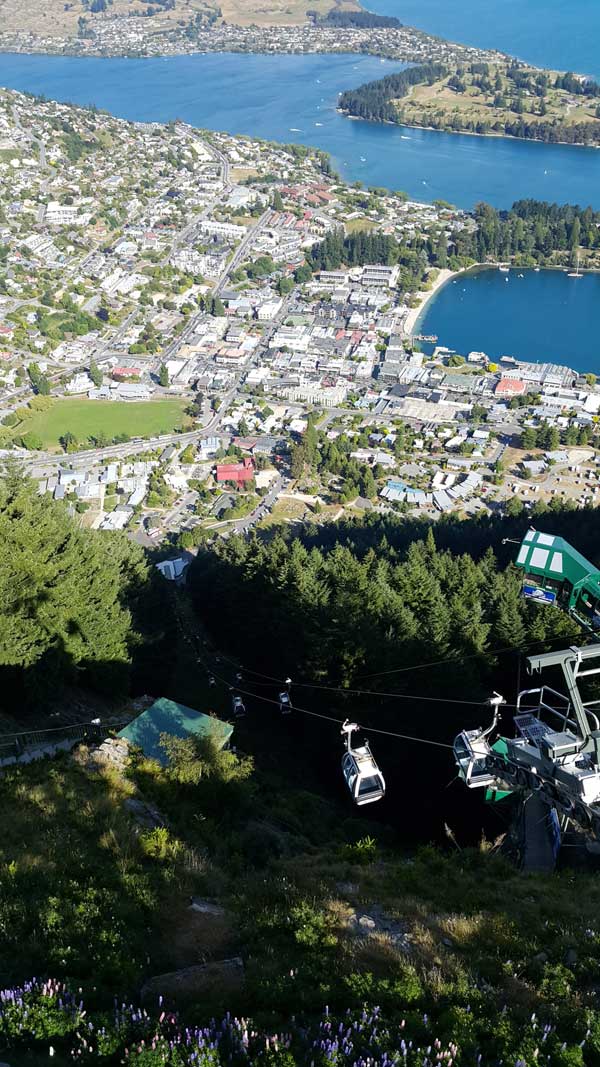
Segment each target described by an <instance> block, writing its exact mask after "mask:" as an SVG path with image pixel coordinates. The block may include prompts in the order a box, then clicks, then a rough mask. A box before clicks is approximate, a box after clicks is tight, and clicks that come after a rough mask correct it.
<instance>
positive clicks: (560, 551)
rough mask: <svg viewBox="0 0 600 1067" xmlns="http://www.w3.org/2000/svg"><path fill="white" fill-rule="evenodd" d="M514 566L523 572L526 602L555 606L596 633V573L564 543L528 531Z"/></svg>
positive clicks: (599, 574) (599, 576)
mask: <svg viewBox="0 0 600 1067" xmlns="http://www.w3.org/2000/svg"><path fill="white" fill-rule="evenodd" d="M515 563H516V566H517V567H519V568H520V569H521V570H522V571H523V572H524V574H523V596H524V597H526V598H527V600H532V601H534V602H536V603H539V604H549V605H553V604H555V605H557V606H558V607H560V608H563V609H564V610H565V611H567V612H568V613H569V615H571V616H572V617H573V618H574V619H576V620H577V622H579V623H580V625H581V626H584V627H585V628H586V629H588V630H594V631H600V571H598V570H597V569H596V567H594V566H593V565H592V564H591V563H590V562H589V561H588V560H587V559H585V557H584V556H582V555H581V553H580V552H578V551H577V550H576V549H575V548H573V547H572V546H571V545H570V544H569V543H568V541H565V540H564V538H562V537H555V536H554V535H553V534H547V533H540V532H539V531H538V530H534V529H529V530H528V531H527V533H526V534H525V537H524V538H523V541H522V542H521V546H520V548H519V552H518V555H517V558H516V560H515Z"/></svg>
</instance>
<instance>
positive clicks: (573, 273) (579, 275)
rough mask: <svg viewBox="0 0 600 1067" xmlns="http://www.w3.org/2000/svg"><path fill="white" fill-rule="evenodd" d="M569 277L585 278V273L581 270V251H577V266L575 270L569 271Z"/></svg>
mask: <svg viewBox="0 0 600 1067" xmlns="http://www.w3.org/2000/svg"><path fill="white" fill-rule="evenodd" d="M567 278H583V274H582V273H581V271H580V270H579V252H578V253H577V267H576V269H575V270H572V271H569V273H568V274H567Z"/></svg>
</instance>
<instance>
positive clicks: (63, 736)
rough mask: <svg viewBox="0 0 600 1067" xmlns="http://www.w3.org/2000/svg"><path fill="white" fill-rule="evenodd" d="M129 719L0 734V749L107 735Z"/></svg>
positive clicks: (118, 728) (125, 723)
mask: <svg viewBox="0 0 600 1067" xmlns="http://www.w3.org/2000/svg"><path fill="white" fill-rule="evenodd" d="M129 721H130V720H129V719H124V720H122V721H121V722H118V723H92V722H81V723H71V724H69V725H64V726H52V727H49V728H46V729H43V730H21V731H20V732H18V733H10V734H0V749H8V748H10V749H12V750H13V751H14V749H15V747H20V748H26V747H28V746H31V745H36V744H43V743H44V742H49V743H52V741H53V740H57V741H59V740H64V741H67V740H71V739H74V740H76V741H77V740H81V739H83V738H84V737H85V736H86V735H91V736H92V737H94V738H99V737H103V736H105V735H108V734H110V733H111V731H113V730H120V729H122V728H123V726H126V725H127V723H128V722H129Z"/></svg>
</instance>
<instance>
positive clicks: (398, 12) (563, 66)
mask: <svg viewBox="0 0 600 1067" xmlns="http://www.w3.org/2000/svg"><path fill="white" fill-rule="evenodd" d="M366 7H368V8H370V9H371V10H372V11H378V12H379V13H380V14H382V15H395V16H396V17H397V18H399V19H400V21H401V22H403V23H404V24H405V25H407V26H418V27H419V28H420V29H422V30H427V31H428V32H429V33H435V34H438V35H439V36H440V37H446V38H448V39H449V40H451V41H462V42H463V43H464V44H473V45H477V46H478V47H480V48H499V49H500V51H503V52H510V54H511V55H515V56H518V57H519V58H520V59H525V60H528V61H529V62H530V63H536V64H538V65H539V66H542V67H544V66H545V67H551V68H554V69H557V70H575V71H578V72H579V73H581V74H591V75H593V76H594V77H596V78H598V79H599V80H600V49H599V47H598V45H599V42H600V4H599V3H598V0H366Z"/></svg>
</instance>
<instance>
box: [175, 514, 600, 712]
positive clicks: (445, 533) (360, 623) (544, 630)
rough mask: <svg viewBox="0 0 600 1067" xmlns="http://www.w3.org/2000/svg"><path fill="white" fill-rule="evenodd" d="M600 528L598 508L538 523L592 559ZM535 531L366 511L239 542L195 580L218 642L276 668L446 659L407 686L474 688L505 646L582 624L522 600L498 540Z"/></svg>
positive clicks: (341, 680)
mask: <svg viewBox="0 0 600 1067" xmlns="http://www.w3.org/2000/svg"><path fill="white" fill-rule="evenodd" d="M598 523H599V519H598V515H597V513H596V512H594V511H589V512H587V513H581V512H578V513H576V514H572V513H563V514H560V515H547V516H540V517H539V518H537V519H536V525H539V527H540V529H549V530H553V531H557V529H559V530H560V531H563V530H564V531H566V534H565V535H566V536H568V535H570V537H571V540H573V541H575V542H576V543H577V545H578V547H579V548H580V549H581V551H583V552H586V551H587V552H588V554H589V555H590V556H591V557H592V558H594V557H597V556H598V542H597V540H596V538H597V531H598ZM525 528H526V522H524V521H521V522H517V521H515V520H493V519H488V520H483V521H469V522H464V521H463V522H461V521H457V520H450V521H447V522H440V523H438V524H437V525H436V526H435V527H432V526H431V525H429V524H428V523H426V522H424V521H420V520H402V519H394V518H386V519H381V518H373V519H368V518H367V519H364V520H358V521H357V522H356V523H355V524H348V525H343V524H342V525H340V526H336V527H331V528H330V527H326V528H325V529H324V530H322V531H321V530H319V531H317V530H316V528H315V529H313V531H312V532H311V531H310V530H307V531H306V532H305V534H304V535H303V536H301V537H299V538H298V537H291V536H289V535H285V534H280V535H278V536H277V537H275V538H274V539H273V540H271V541H269V542H266V543H265V542H261V541H259V540H258V539H255V540H251V541H244V540H243V539H241V538H230V539H229V540H228V541H227V542H223V543H219V544H218V545H217V546H215V547H214V548H211V549H210V550H209V551H204V552H202V553H201V554H200V555H199V556H198V559H197V561H196V563H195V564H194V566H193V567H192V570H191V575H190V582H191V589H192V594H193V596H194V598H195V603H196V605H197V610H198V611H199V612H200V614H201V615H202V617H203V618H205V620H206V623H207V625H208V626H209V628H210V629H211V631H212V632H213V633H214V634H215V637H216V639H217V642H218V643H222V644H223V645H224V646H227V647H229V649H230V650H232V651H234V652H235V653H236V654H238V655H239V656H240V657H242V660H243V662H252V663H253V664H257V665H258V667H259V668H260V669H264V670H265V671H266V670H267V669H270V670H271V673H275V672H274V670H273V668H274V667H275V665H277V672H278V674H279V676H280V677H284V676H285V674H286V673H291V674H292V675H293V676H294V677H306V678H307V680H308V679H311V680H312V679H314V680H316V681H319V680H325V679H327V680H329V681H331V683H332V684H335V685H341V686H352V685H353V683H354V682H355V680H356V679H357V678H359V677H360V676H361V675H362V674H363V673H366V672H368V673H369V674H372V675H374V676H376V675H377V674H378V672H380V671H386V670H388V669H389V668H391V667H397V668H410V667H411V665H414V664H415V663H426V662H429V661H430V660H438V659H444V661H446V660H449V661H450V663H448V662H445V663H444V666H443V668H442V669H441V670H440V671H439V672H437V671H435V670H432V671H428V672H427V674H426V676H419V677H417V676H415V675H414V674H413V675H411V677H410V683H407V684H409V690H410V692H414V691H415V685H417V686H418V687H422V691H424V692H432V691H434V692H435V690H436V688H437V687H440V686H441V687H442V689H441V690H438V691H445V692H446V693H448V692H449V691H450V689H452V695H456V696H464V695H466V693H467V692H468V691H471V692H472V693H474V696H475V697H477V696H479V695H481V694H482V693H484V692H485V687H486V686H489V684H490V682H491V681H492V679H493V677H494V671H495V656H494V650H495V649H496V648H499V647H502V648H503V647H505V646H509V647H510V648H514V649H518V648H522V647H524V646H525V645H530V644H531V643H532V642H539V643H540V645H541V644H543V643H544V642H546V641H553V640H555V639H556V638H557V637H559V636H561V635H563V636H564V638H565V640H567V641H568V640H571V639H572V638H573V636H574V635H575V634H576V632H577V630H576V627H574V625H573V624H572V623H571V622H570V620H569V619H568V618H566V617H565V616H564V615H563V614H561V613H559V612H556V611H541V612H540V611H539V609H536V608H533V607H532V606H531V605H530V604H528V603H527V602H526V601H524V600H523V599H522V597H521V595H520V581H521V580H520V575H519V573H518V572H517V571H516V569H514V568H512V567H508V568H507V566H506V565H507V563H508V562H509V559H510V558H511V557H512V554H513V553H512V552H511V549H510V546H503V545H502V540H503V538H505V537H506V536H513V537H514V536H516V535H522V533H523V532H524V529H525ZM513 549H514V546H513ZM207 604H210V605H211V608H210V611H209V612H208V613H207V612H206V605H207ZM235 620H240V625H238V626H236V625H235V624H234V621H235ZM243 620H247V622H248V624H247V625H244V624H243ZM465 660H467V661H468V663H465ZM452 663H454V664H455V669H453V667H452ZM378 684H379V683H378V682H377V679H376V678H375V679H374V681H373V683H372V684H371V685H370V687H369V688H377V686H378ZM384 688H387V685H384ZM417 691H420V690H417Z"/></svg>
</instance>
